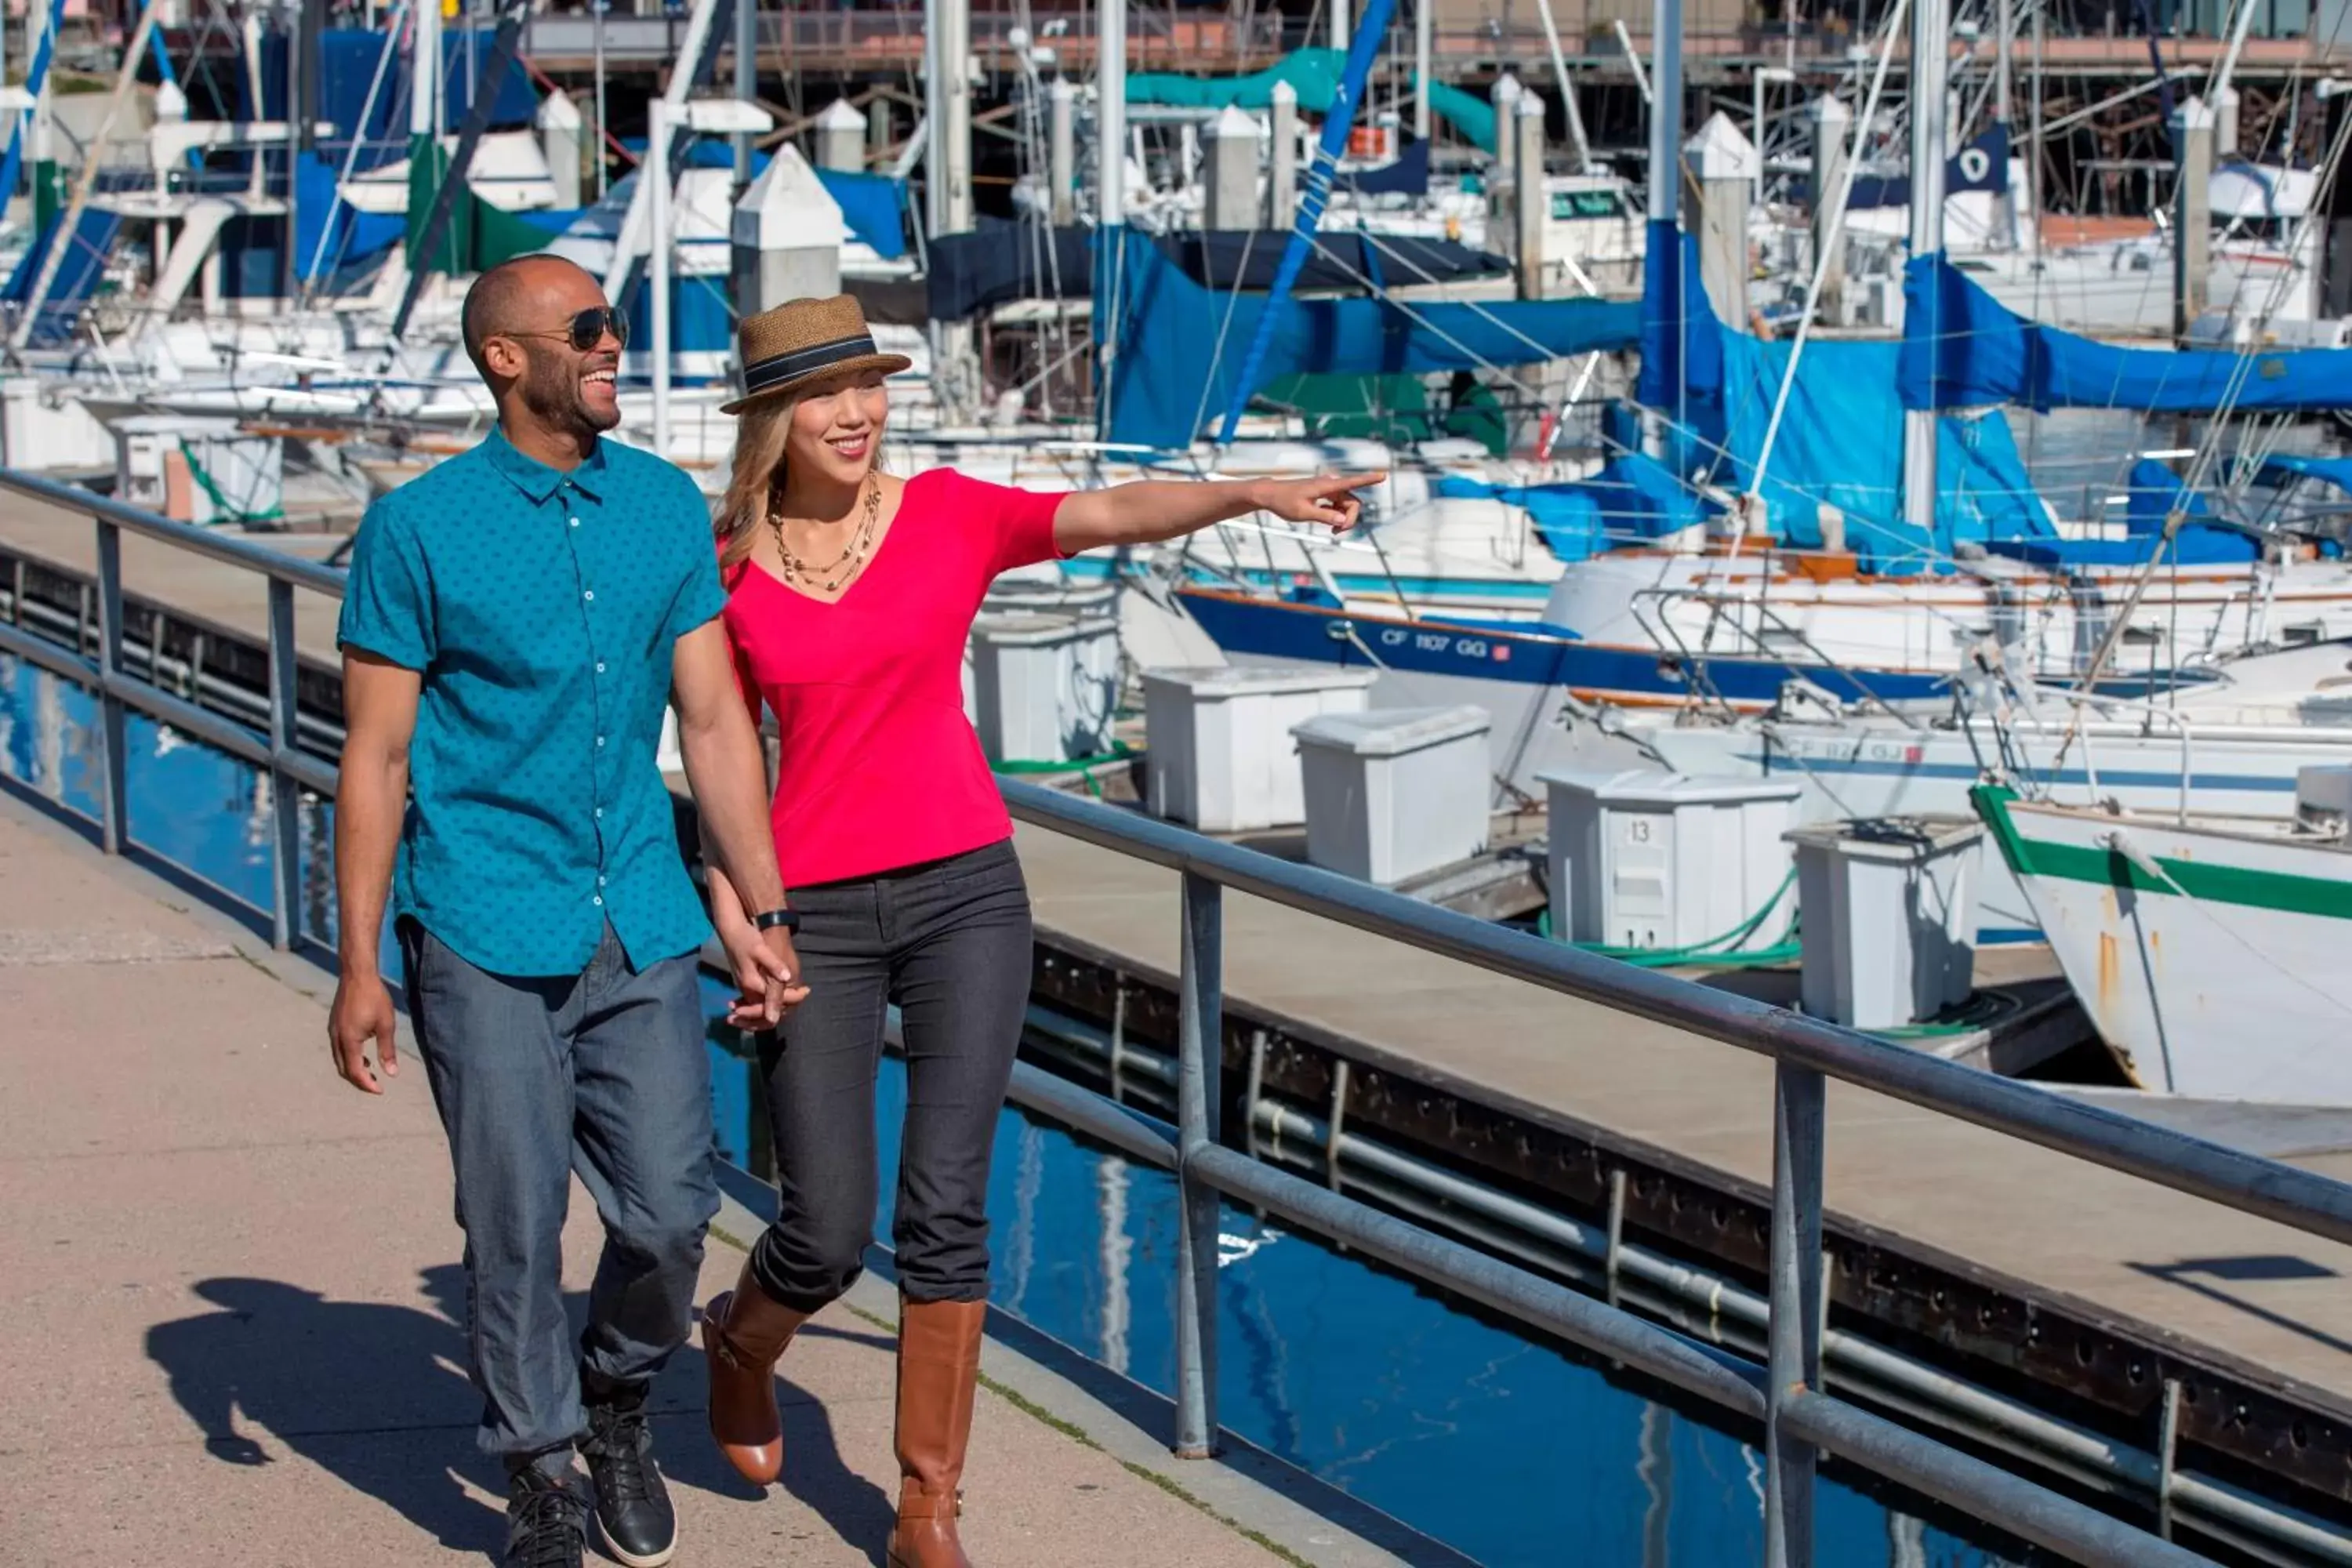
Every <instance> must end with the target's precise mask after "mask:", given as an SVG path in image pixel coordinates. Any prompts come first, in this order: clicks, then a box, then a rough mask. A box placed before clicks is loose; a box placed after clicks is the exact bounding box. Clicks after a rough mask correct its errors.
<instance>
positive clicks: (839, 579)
mask: <svg viewBox="0 0 2352 1568" xmlns="http://www.w3.org/2000/svg"><path fill="white" fill-rule="evenodd" d="M782 500H783V497H782V495H780V494H777V493H775V492H771V493H770V496H769V500H768V531H770V532H772V533H773V534H774V535H775V536H776V560H777V563H778V564H779V565H780V566H781V567H782V572H783V577H784V581H785V582H787V583H789V584H792V585H793V587H795V588H798V589H800V590H802V591H803V592H807V591H809V590H811V589H814V590H815V592H816V593H817V594H819V595H822V596H823V597H824V598H827V599H830V598H832V597H833V596H834V595H836V594H838V593H840V592H841V591H842V590H843V589H844V588H845V587H847V586H848V585H849V584H850V583H852V582H853V581H855V580H856V576H857V570H858V568H859V567H861V566H863V565H864V564H865V563H866V555H867V554H868V553H869V552H872V550H873V548H874V530H875V525H876V523H877V521H878V520H879V519H880V517H881V515H882V481H881V480H880V479H877V478H875V477H874V476H873V475H871V474H868V475H866V515H865V516H863V517H862V518H860V519H859V520H858V522H857V531H856V533H855V534H853V535H851V537H850V541H849V545H848V548H847V549H845V550H844V551H843V552H841V553H840V554H839V555H836V556H835V557H834V558H833V559H832V560H831V561H827V562H824V563H817V562H814V561H808V560H804V559H803V558H802V557H801V556H800V555H798V554H796V553H795V552H793V547H792V546H791V545H789V544H787V543H785V542H784V519H783V514H782V512H781V511H780V510H777V508H778V504H779V503H780V502H781V501H782Z"/></svg>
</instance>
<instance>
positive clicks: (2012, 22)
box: [1992, 0, 2017, 250]
mask: <svg viewBox="0 0 2352 1568" xmlns="http://www.w3.org/2000/svg"><path fill="white" fill-rule="evenodd" d="M1992 33H1993V47H1995V48H1996V49H1998V50H1999V51H2000V54H1999V55H1998V57H1997V58H1995V59H1994V61H1993V68H1992V117H1993V120H1994V121H1995V122H1997V123H1998V124H1999V125H2000V129H2001V139H2002V141H2003V142H2007V141H2008V139H2009V128H2010V127H2011V125H2014V124H2015V123H2016V118H2015V113H2014V105H2013V103H2012V101H2011V100H2012V99H2013V98H2014V96H2015V92H2014V89H2015V83H2014V82H2013V80H2012V79H2011V68H2010V58H2009V56H2010V51H2011V48H2012V47H2015V44H2016V40H2017V18H2016V16H2015V8H2014V4H2013V0H1994V4H1993V29H1992ZM2006 155H2007V154H2006V153H2005V152H2004V153H2003V156H2006ZM1994 223H1995V225H1996V226H1997V227H1998V228H1999V229H2000V237H2001V243H2002V244H2003V245H2005V246H2007V247H2009V248H2010V249H2011V250H2015V249H2016V248H2017V191H2016V188H2015V187H2014V186H2012V185H2011V184H2010V182H2009V171H2008V169H2006V168H2003V169H2002V170H2001V171H2000V204H1999V210H1998V212H1997V213H1996V214H1995V216H1994Z"/></svg>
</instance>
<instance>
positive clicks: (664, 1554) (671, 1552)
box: [596, 1519, 677, 1568]
mask: <svg viewBox="0 0 2352 1568" xmlns="http://www.w3.org/2000/svg"><path fill="white" fill-rule="evenodd" d="M596 1539H597V1540H598V1541H599V1542H602V1543H603V1545H604V1550H605V1551H607V1552H611V1553H612V1554H613V1560H614V1562H616V1563H620V1564H622V1568H666V1565H667V1563H668V1562H669V1560H670V1559H671V1558H673V1557H675V1556H677V1542H675V1541H673V1542H670V1543H669V1544H668V1545H667V1546H665V1547H663V1548H662V1549H661V1550H660V1551H659V1552H654V1553H652V1554H650V1555H648V1556H644V1557H633V1556H631V1555H630V1554H629V1553H627V1552H624V1551H622V1550H621V1545H620V1542H616V1541H614V1539H613V1538H612V1536H611V1535H610V1534H609V1533H607V1532H606V1531H605V1529H604V1521H603V1520H601V1519H600V1520H597V1521H596Z"/></svg>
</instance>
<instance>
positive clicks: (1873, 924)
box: [1789, 816, 1984, 1029]
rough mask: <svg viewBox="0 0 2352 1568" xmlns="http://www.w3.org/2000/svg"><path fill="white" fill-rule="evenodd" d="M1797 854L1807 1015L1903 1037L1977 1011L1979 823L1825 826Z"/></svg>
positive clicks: (1889, 821) (1815, 828)
mask: <svg viewBox="0 0 2352 1568" xmlns="http://www.w3.org/2000/svg"><path fill="white" fill-rule="evenodd" d="M1789 842H1790V844H1791V845H1792V846H1794V847H1795V848H1796V851H1797V897H1798V905H1799V908H1800V909H1801V910H1803V912H1804V921H1805V957H1804V982H1803V987H1802V995H1803V1001H1804V1008H1805V1011H1806V1012H1808V1013H1810V1014H1811V1015H1812V1016H1814V1017H1816V1018H1827V1019H1828V1020H1829V1021H1830V1022H1832V1023H1833V1024H1844V1025H1847V1026H1851V1027H1853V1028H1856V1029H1894V1028H1900V1027H1902V1026H1904V1025H1906V1024H1916V1023H1918V1022H1920V1021H1921V1020H1922V1019H1926V1018H1933V1017H1934V1016H1937V1014H1938V1013H1941V1012H1943V1011H1944V1010H1945V1009H1946V1008H1948V1007H1957V1006H1958V1005H1960V1004H1961V1003H1963V1002H1965V1001H1967V1000H1968V999H1969V990H1970V989H1971V988H1972V987H1973V986H1974V984H1975V983H1976V956H1977V955H1976V933H1977V868H1978V863H1979V860H1980V858H1982V855H1983V845H1984V826H1983V825H1982V824H1981V823H1979V822H1977V821H1975V820H1974V819H1973V818H1969V817H1958V816H1885V817H1873V818H1870V819H1868V820H1866V821H1860V822H1817V823H1814V824H1812V825H1811V826H1806V827H1800V828H1797V829H1795V830H1794V831H1792V832H1791V833H1790V835H1789Z"/></svg>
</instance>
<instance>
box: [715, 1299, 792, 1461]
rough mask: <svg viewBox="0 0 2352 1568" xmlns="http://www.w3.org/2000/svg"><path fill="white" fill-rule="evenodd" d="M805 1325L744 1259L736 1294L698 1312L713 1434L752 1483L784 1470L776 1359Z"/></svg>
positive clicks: (782, 1428) (782, 1427)
mask: <svg viewBox="0 0 2352 1568" xmlns="http://www.w3.org/2000/svg"><path fill="white" fill-rule="evenodd" d="M806 1321H808V1314H807V1313H806V1312H795V1311H793V1310H792V1309H791V1308H790V1307H787V1306H785V1305H784V1304H783V1303H782V1302H781V1301H778V1300H776V1299H775V1298H774V1297H772V1296H771V1295H769V1294H768V1293H767V1292H766V1291H765V1290H763V1289H761V1288H760V1281H759V1280H758V1279H756V1278H755V1277H754V1276H753V1275H752V1273H751V1263H750V1262H749V1261H748V1260H746V1261H745V1263H744V1265H743V1272H742V1274H741V1275H740V1277H739V1278H738V1279H736V1281H735V1289H732V1290H722V1291H720V1292H719V1294H718V1295H716V1296H714V1297H712V1298H711V1299H710V1304H709V1306H707V1307H705V1308H703V1309H702V1349H703V1358H704V1359H705V1360H706V1361H708V1362H709V1363H710V1436H712V1438H713V1439H715V1440H716V1441H717V1442H718V1444H719V1452H720V1453H722V1454H724V1455H726V1456H727V1462H728V1463H729V1464H730V1465H732V1466H734V1467H735V1468H736V1470H737V1471H738V1472H740V1474H741V1475H742V1477H743V1479H745V1480H747V1481H750V1482H751V1484H752V1485H753V1486H758V1487H764V1486H767V1485H769V1484H770V1483H771V1482H772V1481H774V1480H775V1479H776V1478H777V1477H778V1476H779V1475H781V1474H782V1473H783V1468H784V1425H783V1420H782V1416H781V1415H778V1414H777V1411H776V1358H777V1357H779V1356H781V1355H782V1354H783V1353H784V1347H785V1346H786V1345H788V1344H790V1343H792V1339H793V1334H795V1333H797V1332H799V1331H800V1326H801V1325H802V1324H803V1323H804V1322H806Z"/></svg>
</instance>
